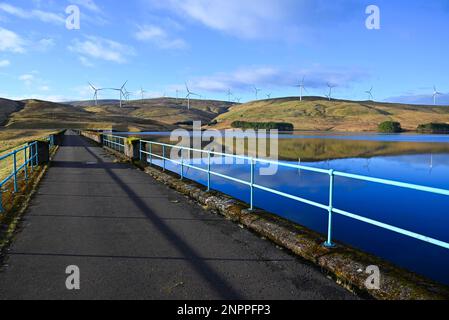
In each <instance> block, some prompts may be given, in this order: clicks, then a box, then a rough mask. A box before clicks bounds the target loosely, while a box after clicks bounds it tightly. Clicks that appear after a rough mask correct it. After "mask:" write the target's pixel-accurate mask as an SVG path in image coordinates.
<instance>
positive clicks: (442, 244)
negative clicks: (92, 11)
mask: <svg viewBox="0 0 449 320" xmlns="http://www.w3.org/2000/svg"><path fill="white" fill-rule="evenodd" d="M121 138H123V137H121ZM123 139H124V138H123ZM143 144H149V145H150V151H149V152H148V151H147V149H146V148H145V150H142V146H143ZM152 145H158V146H162V147H163V153H164V154H163V156H160V155H158V154H155V153H153V152H152V148H151V146H152ZM166 147H168V148H174V149H178V150H181V151H192V152H198V153H206V154H208V169H207V170H206V169H204V168H200V167H196V166H193V165H191V164H189V163H186V162H185V160H184V159H183V158H182V160H181V161H176V160H173V159H171V158H167V157H166V156H165V151H166V150H165V148H166ZM139 154H140V156H142V154H146V155H149V156H150V157H151V158H150V161H151V163H152V158H153V157H156V158H159V159H162V160H163V161H164V164H163V167H164V170H165V161H166V160H167V161H170V162H172V163H174V164H178V165H181V170H183V171H182V173H181V178H183V177H184V167H187V168H192V169H196V170H199V171H201V172H205V173H207V174H208V190H210V188H211V186H210V176H211V175H214V176H218V177H221V178H224V179H228V180H232V181H234V182H237V183H241V184H244V185H246V186H249V187H251V209H253V193H254V189H259V190H263V191H266V192H270V193H273V194H277V195H279V196H282V197H285V198H289V199H292V200H295V201H299V202H302V203H305V204H308V205H311V206H314V207H318V208H321V209H324V210H328V212H329V222H328V227H329V228H328V240H327V242H326V243H325V245H326V246H333V243H332V215H333V214H339V215H342V216H345V217H348V218H351V219H354V220H358V221H361V222H364V223H367V224H370V225H374V226H377V227H380V228H383V229H386V230H389V231H392V232H396V233H399V234H402V235H405V236H408V237H411V238H414V239H417V240H421V241H424V242H427V243H430V244H433V245H436V246H439V247H442V248H446V249H449V243H447V242H444V241H441V240H437V239H434V238H431V237H428V236H424V235H421V234H419V233H416V232H412V231H409V230H405V229H402V228H399V227H396V226H393V225H389V224H386V223H383V222H380V221H376V220H373V219H369V218H366V217H363V216H361V215H356V214H353V213H350V212H347V211H344V210H340V209H337V208H334V205H333V188H334V177H336V176H338V177H343V178H348V179H355V180H361V181H366V182H372V183H378V184H382V185H389V186H395V187H399V188H406V189H411V190H416V191H422V192H427V193H433V194H439V195H444V196H449V190H446V189H440V188H433V187H427V186H422V185H417V184H411V183H405V182H398V181H394V180H388V179H380V178H373V177H368V176H363V175H357V174H350V173H345V172H340V171H335V170H332V169H330V170H326V169H319V168H314V167H308V166H304V165H297V164H291V163H285V162H280V161H273V160H268V159H261V158H254V157H248V156H241V155H233V154H228V153H222V152H215V151H210V150H201V149H195V148H191V147H185V146H178V145H171V144H167V143H161V142H155V141H148V140H140V150H139ZM211 155H219V156H224V157H232V158H235V159H243V160H248V161H250V164H251V176H252V177H251V182H248V181H244V180H241V179H238V178H234V177H231V176H228V175H225V174H222V173H218V172H214V171H212V170H211V166H210V161H211V158H210V156H211ZM258 162H259V163H267V164H275V165H279V166H283V167H289V168H294V169H298V170H304V171H310V172H315V173H322V174H327V175H329V176H330V194H329V198H330V199H329V204H321V203H318V202H314V201H311V200H307V199H304V198H300V197H298V196H295V195H291V194H288V193H285V192H281V191H278V190H274V189H272V188H268V187H264V186H261V185H258V184H256V183H254V179H253V172H254V166H255V164H256V163H258Z"/></svg>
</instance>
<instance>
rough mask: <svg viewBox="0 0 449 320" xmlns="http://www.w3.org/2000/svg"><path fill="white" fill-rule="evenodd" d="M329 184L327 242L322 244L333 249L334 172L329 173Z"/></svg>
mask: <svg viewBox="0 0 449 320" xmlns="http://www.w3.org/2000/svg"><path fill="white" fill-rule="evenodd" d="M329 176H330V180H329V181H330V183H329V220H328V225H327V241H326V242H325V243H324V244H323V245H324V247H326V248H335V244H334V243H333V242H332V214H333V210H334V180H335V175H334V170H330V171H329Z"/></svg>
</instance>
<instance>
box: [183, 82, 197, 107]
mask: <svg viewBox="0 0 449 320" xmlns="http://www.w3.org/2000/svg"><path fill="white" fill-rule="evenodd" d="M186 90H187V96H186V99H187V110H190V97H191V96H197V97H199V95H198V94H196V93H193V92H192V91H190V89H189V86H188V85H187V82H186Z"/></svg>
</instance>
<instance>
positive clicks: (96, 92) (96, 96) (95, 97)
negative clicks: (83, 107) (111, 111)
mask: <svg viewBox="0 0 449 320" xmlns="http://www.w3.org/2000/svg"><path fill="white" fill-rule="evenodd" d="M89 85H90V87H91V88H92V90H94V100H95V105H96V106H98V92H99V91H101V90H103V89H97V88H95V87H94V85H93V84H92V83H90V82H89Z"/></svg>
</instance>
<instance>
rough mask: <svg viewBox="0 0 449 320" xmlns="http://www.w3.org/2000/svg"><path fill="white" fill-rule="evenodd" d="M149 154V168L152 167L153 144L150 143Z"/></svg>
mask: <svg viewBox="0 0 449 320" xmlns="http://www.w3.org/2000/svg"><path fill="white" fill-rule="evenodd" d="M149 154H150V166H152V165H153V143H150V146H149Z"/></svg>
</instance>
